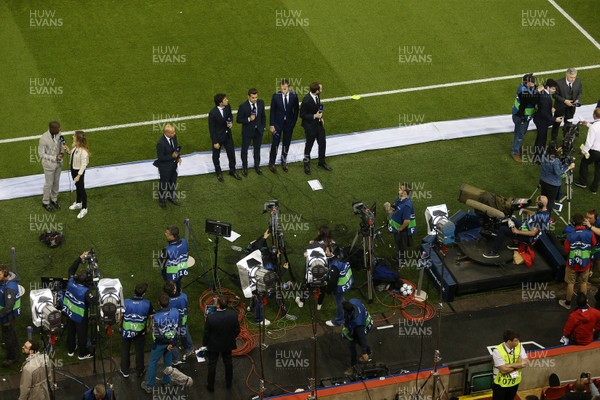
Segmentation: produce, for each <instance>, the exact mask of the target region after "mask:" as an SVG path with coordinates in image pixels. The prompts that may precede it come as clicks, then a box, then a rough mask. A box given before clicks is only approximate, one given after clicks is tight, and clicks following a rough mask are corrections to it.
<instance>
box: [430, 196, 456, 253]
mask: <svg viewBox="0 0 600 400" xmlns="http://www.w3.org/2000/svg"><path fill="white" fill-rule="evenodd" d="M425 222H426V223H427V234H429V235H436V236H437V240H438V242H439V243H441V244H444V245H445V244H451V243H454V231H455V227H454V223H453V222H452V221H450V219H449V218H448V207H447V206H446V205H445V204H440V205H437V206H430V207H427V209H426V210H425Z"/></svg>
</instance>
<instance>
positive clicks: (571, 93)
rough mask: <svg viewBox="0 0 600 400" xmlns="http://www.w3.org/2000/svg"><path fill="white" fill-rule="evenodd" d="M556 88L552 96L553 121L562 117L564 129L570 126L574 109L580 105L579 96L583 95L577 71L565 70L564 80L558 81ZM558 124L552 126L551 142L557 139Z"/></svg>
mask: <svg viewBox="0 0 600 400" xmlns="http://www.w3.org/2000/svg"><path fill="white" fill-rule="evenodd" d="M557 83H558V88H557V89H556V94H555V95H554V108H555V111H554V120H556V119H557V118H558V117H564V118H563V121H564V123H565V125H564V126H565V127H566V126H567V125H571V123H570V122H569V120H570V119H572V118H573V115H575V107H578V104H580V100H581V96H582V95H583V88H582V87H581V79H579V78H578V77H577V70H576V69H575V68H569V69H567V73H566V76H565V78H564V79H558V80H557ZM559 126H560V124H554V125H553V126H552V142H553V143H556V140H557V139H558V128H559Z"/></svg>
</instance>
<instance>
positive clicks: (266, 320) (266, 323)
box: [261, 318, 271, 326]
mask: <svg viewBox="0 0 600 400" xmlns="http://www.w3.org/2000/svg"><path fill="white" fill-rule="evenodd" d="M264 322H265V326H269V325H271V321H269V320H268V319H266V318H265V320H264ZM261 323H262V322H261Z"/></svg>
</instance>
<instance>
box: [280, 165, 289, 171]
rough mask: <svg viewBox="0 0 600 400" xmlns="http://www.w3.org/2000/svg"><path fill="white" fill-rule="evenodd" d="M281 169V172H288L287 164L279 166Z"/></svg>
mask: <svg viewBox="0 0 600 400" xmlns="http://www.w3.org/2000/svg"><path fill="white" fill-rule="evenodd" d="M281 169H282V170H283V172H288V166H287V164H285V163H284V164H281Z"/></svg>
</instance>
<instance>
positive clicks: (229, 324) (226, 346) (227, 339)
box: [202, 297, 240, 393]
mask: <svg viewBox="0 0 600 400" xmlns="http://www.w3.org/2000/svg"><path fill="white" fill-rule="evenodd" d="M239 334H240V323H239V322H238V317H237V314H236V313H235V312H233V311H231V310H228V309H227V299H226V298H224V297H218V298H217V311H215V312H214V313H212V314H210V315H209V316H208V317H207V318H206V322H205V324H204V339H203V341H202V345H203V346H206V354H207V357H208V382H207V385H206V388H207V389H208V391H209V392H211V393H212V392H214V390H215V374H216V371H217V360H218V359H219V354H221V357H222V358H223V364H225V386H226V387H227V388H228V389H229V388H231V384H232V381H233V363H232V360H231V351H232V350H234V349H235V348H236V343H235V339H236V338H237V336H238V335H239Z"/></svg>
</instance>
